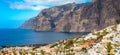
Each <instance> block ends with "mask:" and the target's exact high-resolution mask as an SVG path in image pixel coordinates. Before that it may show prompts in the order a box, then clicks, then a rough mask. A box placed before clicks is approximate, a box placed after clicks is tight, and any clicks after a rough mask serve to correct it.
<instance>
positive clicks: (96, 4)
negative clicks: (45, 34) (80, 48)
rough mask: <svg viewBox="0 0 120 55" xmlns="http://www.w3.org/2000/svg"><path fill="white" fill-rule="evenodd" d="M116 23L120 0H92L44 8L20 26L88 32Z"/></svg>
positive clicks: (119, 20)
mask: <svg viewBox="0 0 120 55" xmlns="http://www.w3.org/2000/svg"><path fill="white" fill-rule="evenodd" d="M33 20H35V21H33ZM118 23H120V0H93V1H92V2H90V3H84V4H75V3H70V4H65V5H61V6H55V7H52V8H48V9H44V10H42V11H41V12H40V13H39V14H38V16H37V17H35V18H34V19H30V20H29V21H27V22H25V24H23V25H22V27H21V28H24V29H34V30H36V31H56V32H84V31H85V32H90V31H97V30H101V29H103V28H105V27H107V26H110V25H113V24H118Z"/></svg>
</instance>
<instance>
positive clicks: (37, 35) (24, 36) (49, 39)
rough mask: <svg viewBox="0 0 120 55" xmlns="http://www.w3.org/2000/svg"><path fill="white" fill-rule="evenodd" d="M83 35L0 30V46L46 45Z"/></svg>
mask: <svg viewBox="0 0 120 55" xmlns="http://www.w3.org/2000/svg"><path fill="white" fill-rule="evenodd" d="M84 34H88V33H86V32H84V33H57V32H35V31H32V30H24V29H0V46H6V45H7V46H9V45H24V44H47V43H53V42H56V41H58V40H62V39H68V38H71V37H73V36H75V35H84Z"/></svg>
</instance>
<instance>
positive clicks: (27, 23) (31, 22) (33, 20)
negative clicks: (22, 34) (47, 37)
mask: <svg viewBox="0 0 120 55" xmlns="http://www.w3.org/2000/svg"><path fill="white" fill-rule="evenodd" d="M35 25H36V17H35V18H31V19H30V20H27V21H25V23H24V24H23V25H21V26H20V28H21V29H34V28H35Z"/></svg>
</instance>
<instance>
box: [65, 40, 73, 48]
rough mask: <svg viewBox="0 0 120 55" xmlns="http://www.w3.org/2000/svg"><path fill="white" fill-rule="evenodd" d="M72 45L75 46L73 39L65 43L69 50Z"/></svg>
mask: <svg viewBox="0 0 120 55" xmlns="http://www.w3.org/2000/svg"><path fill="white" fill-rule="evenodd" d="M71 45H73V40H72V39H69V40H67V41H66V43H65V48H68V47H70V46H71Z"/></svg>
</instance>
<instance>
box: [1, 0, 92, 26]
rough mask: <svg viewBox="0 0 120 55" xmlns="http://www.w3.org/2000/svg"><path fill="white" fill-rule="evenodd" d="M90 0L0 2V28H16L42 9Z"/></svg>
mask: <svg viewBox="0 0 120 55" xmlns="http://www.w3.org/2000/svg"><path fill="white" fill-rule="evenodd" d="M89 1H90V0H0V28H17V27H19V26H20V25H21V24H22V23H24V21H26V20H28V19H30V18H32V17H35V16H37V15H38V13H39V12H40V11H41V10H42V9H44V8H50V7H53V6H58V5H63V4H66V3H73V2H76V3H85V2H89Z"/></svg>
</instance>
